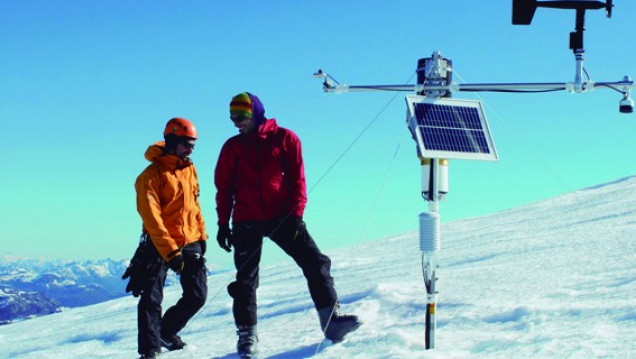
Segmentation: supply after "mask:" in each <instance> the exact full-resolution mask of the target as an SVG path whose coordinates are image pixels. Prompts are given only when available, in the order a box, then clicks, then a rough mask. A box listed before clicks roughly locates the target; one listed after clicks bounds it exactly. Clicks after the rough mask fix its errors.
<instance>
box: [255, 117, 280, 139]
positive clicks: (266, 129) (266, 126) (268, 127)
mask: <svg viewBox="0 0 636 359" xmlns="http://www.w3.org/2000/svg"><path fill="white" fill-rule="evenodd" d="M277 129H278V124H277V123H276V119H275V118H271V119H265V121H264V122H263V123H262V124H261V125H260V126H258V133H257V136H258V137H267V134H268V133H272V132H275V131H276V130H277Z"/></svg>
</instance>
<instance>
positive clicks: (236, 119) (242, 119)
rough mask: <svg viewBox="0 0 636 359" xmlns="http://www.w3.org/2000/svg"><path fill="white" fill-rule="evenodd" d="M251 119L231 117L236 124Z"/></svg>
mask: <svg viewBox="0 0 636 359" xmlns="http://www.w3.org/2000/svg"><path fill="white" fill-rule="evenodd" d="M249 119H250V118H249V117H245V116H236V117H230V120H232V122H234V123H238V122H243V121H245V120H249Z"/></svg>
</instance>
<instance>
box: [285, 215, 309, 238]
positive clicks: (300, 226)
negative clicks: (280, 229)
mask: <svg viewBox="0 0 636 359" xmlns="http://www.w3.org/2000/svg"><path fill="white" fill-rule="evenodd" d="M289 221H290V222H291V226H292V230H293V237H292V238H293V239H294V240H301V241H304V240H305V238H306V235H307V228H305V222H304V221H303V217H301V216H296V215H292V216H290V217H289Z"/></svg>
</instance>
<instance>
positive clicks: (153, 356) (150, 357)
mask: <svg viewBox="0 0 636 359" xmlns="http://www.w3.org/2000/svg"><path fill="white" fill-rule="evenodd" d="M158 357H159V353H155V352H151V353H146V354H141V356H140V357H139V359H157V358H158Z"/></svg>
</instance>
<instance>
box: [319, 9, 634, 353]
mask: <svg viewBox="0 0 636 359" xmlns="http://www.w3.org/2000/svg"><path fill="white" fill-rule="evenodd" d="M512 4H513V13H512V23H513V24H515V25H529V24H530V23H531V22H532V18H533V17H534V14H535V12H536V9H537V8H538V7H547V8H559V9H574V10H576V31H575V32H573V33H571V34H570V48H571V49H572V50H573V52H574V54H575V57H576V63H577V72H576V76H575V80H574V82H550V83H481V84H457V83H454V82H453V81H452V75H453V68H452V61H451V60H450V59H447V58H444V57H442V55H441V53H440V52H439V51H435V52H434V53H433V54H432V55H431V57H428V58H422V59H419V60H418V62H417V68H416V72H417V83H416V84H412V85H355V86H350V85H347V84H343V83H340V82H338V81H336V79H334V78H333V77H332V76H331V75H329V74H327V73H326V72H324V71H323V70H318V71H316V72H315V73H314V77H316V78H320V79H322V80H323V84H322V88H323V91H325V92H336V93H342V92H358V91H406V92H414V93H415V94H411V95H407V96H406V105H407V119H406V123H407V126H408V128H409V130H410V131H411V134H412V136H413V139H414V140H415V142H416V145H417V153H418V157H419V159H420V165H421V167H422V197H423V198H424V199H425V200H426V201H428V203H429V211H428V212H423V213H420V216H419V220H420V250H421V251H422V271H423V273H424V284H425V286H426V293H427V307H426V333H425V344H426V345H425V348H426V349H433V348H435V331H436V326H437V325H436V313H437V309H436V307H437V303H436V302H437V297H436V296H437V291H436V289H435V288H436V281H437V276H436V272H437V268H438V252H439V250H440V248H441V238H440V237H441V234H440V233H441V231H440V228H441V225H440V214H439V201H440V200H443V199H444V198H445V196H446V194H447V193H448V160H449V158H453V159H468V160H482V161H497V160H498V155H497V151H496V149H495V145H494V141H493V137H492V135H491V134H490V130H489V127H488V122H487V120H486V116H485V114H484V111H483V108H482V106H481V103H480V102H479V101H469V100H461V99H452V98H451V97H452V92H457V91H470V92H478V91H493V92H516V93H532V92H548V91H563V90H567V91H570V92H576V93H580V92H586V91H590V90H593V89H597V88H610V89H613V90H615V91H617V92H619V93H621V94H622V95H623V98H622V99H621V100H620V102H619V111H620V112H621V113H632V112H633V111H634V101H633V100H632V99H631V90H632V88H633V87H634V82H633V81H632V79H631V77H629V76H625V77H623V79H622V80H620V81H615V82H592V81H591V80H588V81H586V82H583V79H582V76H581V72H582V69H583V53H584V50H583V30H584V17H585V11H586V10H593V9H602V8H605V9H606V12H607V15H608V17H609V16H610V15H611V11H612V7H613V5H612V1H611V0H608V1H606V2H602V1H587V0H581V1H536V0H513V3H512Z"/></svg>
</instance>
